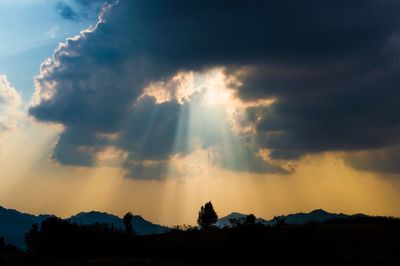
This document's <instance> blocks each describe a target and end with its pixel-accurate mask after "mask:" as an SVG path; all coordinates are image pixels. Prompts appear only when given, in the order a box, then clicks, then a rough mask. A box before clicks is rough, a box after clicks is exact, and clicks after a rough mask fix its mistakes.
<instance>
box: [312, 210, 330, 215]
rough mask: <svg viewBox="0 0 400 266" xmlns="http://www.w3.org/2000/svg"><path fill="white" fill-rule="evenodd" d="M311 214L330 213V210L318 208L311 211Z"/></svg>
mask: <svg viewBox="0 0 400 266" xmlns="http://www.w3.org/2000/svg"><path fill="white" fill-rule="evenodd" d="M310 214H329V212H327V211H325V210H323V209H316V210H313V211H311V212H310Z"/></svg>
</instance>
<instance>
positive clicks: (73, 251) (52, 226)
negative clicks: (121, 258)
mask: <svg viewBox="0 0 400 266" xmlns="http://www.w3.org/2000/svg"><path fill="white" fill-rule="evenodd" d="M129 240H130V237H129V236H127V235H126V234H125V233H124V232H123V231H121V230H118V229H115V228H114V227H113V226H111V227H110V226H108V225H107V224H102V223H95V224H91V225H79V224H75V223H71V222H69V221H68V220H63V219H60V218H58V217H50V218H48V219H46V220H44V221H43V222H42V223H41V225H40V227H39V226H38V225H37V224H34V225H33V226H32V228H31V229H30V230H29V231H28V232H27V233H26V234H25V243H26V245H27V247H28V252H31V253H39V254H49V255H53V256H58V255H66V256H69V255H101V256H103V255H107V254H118V253H120V252H123V249H124V246H125V244H126V242H127V241H129Z"/></svg>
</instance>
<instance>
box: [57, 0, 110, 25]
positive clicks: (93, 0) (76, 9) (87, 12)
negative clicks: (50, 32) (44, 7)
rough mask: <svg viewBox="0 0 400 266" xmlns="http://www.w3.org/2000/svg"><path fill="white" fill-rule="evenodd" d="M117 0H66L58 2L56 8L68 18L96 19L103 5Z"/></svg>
mask: <svg viewBox="0 0 400 266" xmlns="http://www.w3.org/2000/svg"><path fill="white" fill-rule="evenodd" d="M115 2H116V0H66V1H59V2H57V4H56V10H57V12H58V13H59V14H60V16H61V17H62V18H64V19H66V20H71V21H80V20H86V19H95V18H96V17H97V15H98V13H99V11H100V9H101V7H102V5H104V4H110V3H115Z"/></svg>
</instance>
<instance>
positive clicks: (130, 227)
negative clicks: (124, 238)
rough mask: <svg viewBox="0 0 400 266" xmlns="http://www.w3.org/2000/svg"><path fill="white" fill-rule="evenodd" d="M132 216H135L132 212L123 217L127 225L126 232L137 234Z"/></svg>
mask: <svg viewBox="0 0 400 266" xmlns="http://www.w3.org/2000/svg"><path fill="white" fill-rule="evenodd" d="M132 218H133V215H132V213H131V212H128V213H126V214H125V215H124V217H123V218H122V221H123V223H124V226H125V232H126V233H127V234H128V235H130V236H131V235H135V234H136V233H135V230H134V229H133V225H132Z"/></svg>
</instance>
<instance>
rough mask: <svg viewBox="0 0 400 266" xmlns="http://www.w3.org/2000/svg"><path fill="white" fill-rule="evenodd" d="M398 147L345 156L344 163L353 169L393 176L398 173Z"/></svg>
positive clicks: (399, 166)
mask: <svg viewBox="0 0 400 266" xmlns="http://www.w3.org/2000/svg"><path fill="white" fill-rule="evenodd" d="M399 155H400V147H399V146H394V147H388V148H382V149H377V150H371V151H359V152H354V153H350V154H347V155H346V156H345V162H346V164H347V165H349V166H351V167H352V168H354V169H357V170H360V171H367V172H376V173H382V174H390V175H395V174H399V173H400V156H399Z"/></svg>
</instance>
